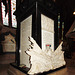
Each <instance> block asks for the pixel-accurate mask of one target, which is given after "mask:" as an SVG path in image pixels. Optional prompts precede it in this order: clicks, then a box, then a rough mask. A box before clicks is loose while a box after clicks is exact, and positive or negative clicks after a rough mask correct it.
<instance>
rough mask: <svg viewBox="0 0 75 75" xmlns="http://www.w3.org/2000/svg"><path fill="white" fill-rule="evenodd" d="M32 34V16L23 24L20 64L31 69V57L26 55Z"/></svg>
mask: <svg viewBox="0 0 75 75" xmlns="http://www.w3.org/2000/svg"><path fill="white" fill-rule="evenodd" d="M31 33H32V15H31V16H29V17H28V18H26V19H25V20H24V21H22V22H21V32H20V34H21V35H20V64H25V65H26V66H27V67H29V68H30V63H29V56H28V55H27V54H26V53H25V51H26V50H27V48H28V46H29V44H30V42H29V41H28V36H31Z"/></svg>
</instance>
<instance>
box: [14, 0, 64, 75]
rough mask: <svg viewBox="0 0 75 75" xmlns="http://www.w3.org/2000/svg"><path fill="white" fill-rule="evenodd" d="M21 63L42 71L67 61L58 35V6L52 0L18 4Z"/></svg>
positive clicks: (18, 60) (32, 71)
mask: <svg viewBox="0 0 75 75" xmlns="http://www.w3.org/2000/svg"><path fill="white" fill-rule="evenodd" d="M15 14H16V18H17V22H18V23H17V24H18V26H17V27H18V28H17V42H16V43H17V50H16V63H17V66H19V67H21V65H25V66H26V67H27V68H29V70H28V71H27V74H38V73H43V72H45V71H49V70H54V69H57V68H59V67H62V66H64V65H65V61H64V52H63V51H62V42H61V43H59V38H58V37H59V35H58V9H57V7H56V5H55V3H54V2H53V1H52V0H24V1H23V2H22V3H21V5H20V6H19V7H18V8H17V10H16V12H15Z"/></svg>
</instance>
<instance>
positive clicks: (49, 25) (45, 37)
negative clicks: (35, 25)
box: [41, 14, 54, 50]
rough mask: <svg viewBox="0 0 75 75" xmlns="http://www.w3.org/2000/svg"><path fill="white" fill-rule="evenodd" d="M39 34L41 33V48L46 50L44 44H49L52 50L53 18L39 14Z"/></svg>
mask: <svg viewBox="0 0 75 75" xmlns="http://www.w3.org/2000/svg"><path fill="white" fill-rule="evenodd" d="M41 32H42V33H41V34H42V36H41V37H42V50H46V45H47V44H49V45H51V47H50V48H51V50H54V20H53V19H51V18H49V17H47V16H45V15H43V14H41Z"/></svg>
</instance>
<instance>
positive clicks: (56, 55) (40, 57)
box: [25, 37, 66, 74]
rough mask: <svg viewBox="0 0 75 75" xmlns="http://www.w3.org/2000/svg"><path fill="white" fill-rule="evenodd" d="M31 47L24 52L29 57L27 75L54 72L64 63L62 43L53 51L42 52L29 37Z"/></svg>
mask: <svg viewBox="0 0 75 75" xmlns="http://www.w3.org/2000/svg"><path fill="white" fill-rule="evenodd" d="M29 41H30V42H31V45H29V46H30V47H31V48H30V47H29V49H28V50H27V51H25V52H26V53H27V54H28V55H29V56H30V62H31V68H30V70H29V71H28V74H37V73H42V72H45V71H49V70H54V69H56V68H59V67H61V66H64V65H65V64H66V63H65V61H64V52H63V51H62V43H63V42H61V43H60V45H59V46H58V47H57V49H56V50H55V51H54V50H42V49H41V48H40V47H39V46H38V44H37V43H36V41H35V40H34V39H33V38H32V37H29Z"/></svg>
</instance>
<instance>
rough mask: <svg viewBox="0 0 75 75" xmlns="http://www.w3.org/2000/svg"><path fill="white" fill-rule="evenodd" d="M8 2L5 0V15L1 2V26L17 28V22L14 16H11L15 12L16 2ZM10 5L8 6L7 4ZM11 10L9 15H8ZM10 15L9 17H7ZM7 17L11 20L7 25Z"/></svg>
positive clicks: (12, 0)
mask: <svg viewBox="0 0 75 75" xmlns="http://www.w3.org/2000/svg"><path fill="white" fill-rule="evenodd" d="M8 1H9V0H6V3H7V9H8V10H7V14H6V12H5V10H6V9H5V5H4V4H3V2H1V9H2V21H3V25H6V26H10V25H11V26H10V27H14V28H17V21H16V16H15V15H13V13H14V12H15V10H16V0H10V2H8ZM9 3H10V4H9ZM9 10H11V13H9V12H10V11H9ZM9 14H10V15H9ZM9 17H10V18H11V20H10V21H11V23H10V24H9Z"/></svg>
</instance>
